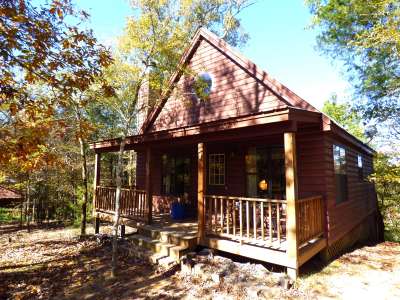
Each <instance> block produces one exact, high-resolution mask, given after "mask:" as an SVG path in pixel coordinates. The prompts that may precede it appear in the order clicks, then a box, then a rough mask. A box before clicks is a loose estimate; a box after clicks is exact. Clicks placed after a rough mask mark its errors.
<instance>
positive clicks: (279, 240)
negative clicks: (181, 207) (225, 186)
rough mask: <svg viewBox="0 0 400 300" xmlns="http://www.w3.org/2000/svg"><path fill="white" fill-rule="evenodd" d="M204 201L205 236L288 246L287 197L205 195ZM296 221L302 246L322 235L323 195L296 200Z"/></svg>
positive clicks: (273, 245) (262, 244)
mask: <svg viewBox="0 0 400 300" xmlns="http://www.w3.org/2000/svg"><path fill="white" fill-rule="evenodd" d="M204 203H205V227H206V228H205V234H206V235H214V236H221V237H225V238H228V239H231V240H236V241H238V242H240V243H251V244H254V243H255V244H257V245H260V246H267V247H273V248H275V247H276V248H285V243H286V220H287V217H289V216H287V214H286V205H287V202H286V200H274V199H262V198H244V197H230V196H216V195H206V196H204ZM296 224H297V226H296V234H297V241H298V246H299V247H301V246H302V245H304V244H305V243H307V242H309V241H311V240H312V239H315V238H318V237H321V236H323V234H324V210H323V201H322V197H321V196H316V197H310V198H305V199H300V200H297V201H296Z"/></svg>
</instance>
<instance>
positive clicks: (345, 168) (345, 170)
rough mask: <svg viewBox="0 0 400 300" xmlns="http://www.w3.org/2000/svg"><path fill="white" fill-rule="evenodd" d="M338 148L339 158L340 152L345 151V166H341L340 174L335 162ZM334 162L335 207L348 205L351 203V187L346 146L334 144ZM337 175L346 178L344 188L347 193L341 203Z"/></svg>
mask: <svg viewBox="0 0 400 300" xmlns="http://www.w3.org/2000/svg"><path fill="white" fill-rule="evenodd" d="M336 147H338V148H339V156H340V150H343V151H344V160H343V162H344V166H343V165H342V164H340V170H339V172H337V168H336V161H335V156H336V149H335V148H336ZM332 160H333V174H334V182H335V205H336V206H337V205H342V204H344V203H348V202H349V190H348V186H349V182H348V174H347V173H348V172H347V165H348V163H347V151H346V147H345V146H344V145H340V144H332ZM337 175H342V176H346V186H344V188H345V193H344V197H343V199H341V200H340V201H338V185H337V180H336V176H337Z"/></svg>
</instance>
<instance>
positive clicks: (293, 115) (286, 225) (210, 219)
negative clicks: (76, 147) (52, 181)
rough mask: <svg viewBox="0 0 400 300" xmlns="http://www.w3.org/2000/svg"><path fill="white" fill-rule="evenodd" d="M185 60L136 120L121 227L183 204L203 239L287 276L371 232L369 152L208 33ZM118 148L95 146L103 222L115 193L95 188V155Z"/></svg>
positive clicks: (199, 35) (99, 212)
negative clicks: (132, 170)
mask: <svg viewBox="0 0 400 300" xmlns="http://www.w3.org/2000/svg"><path fill="white" fill-rule="evenodd" d="M180 64H181V65H180V66H179V67H178V68H177V72H176V73H175V74H174V75H173V77H172V78H171V79H170V90H169V91H168V93H166V94H165V95H164V96H163V97H161V98H160V99H158V101H157V102H156V105H155V106H154V107H153V109H152V110H151V111H150V112H149V113H148V114H146V115H145V116H140V118H139V119H142V120H144V121H143V124H142V126H141V131H140V134H138V135H135V136H131V137H128V138H127V139H126V150H129V151H135V152H136V155H137V163H136V183H135V186H131V187H130V188H127V189H123V190H122V203H121V214H122V222H123V223H124V222H126V223H127V224H128V223H129V222H128V221H135V222H140V221H143V222H146V223H150V224H151V223H153V224H154V223H155V222H157V220H158V219H157V218H156V216H159V215H162V214H163V215H167V216H168V215H169V213H170V212H171V207H172V206H174V205H175V207H176V203H178V202H180V203H181V204H182V207H183V209H184V214H185V216H186V217H187V218H189V219H190V218H191V219H192V220H196V221H195V223H196V225H197V237H196V243H197V244H198V245H201V246H206V247H210V248H215V249H218V250H222V251H226V252H230V253H234V254H238V255H242V256H246V257H250V258H254V259H258V260H262V261H266V262H270V263H274V264H278V265H282V266H285V267H287V268H288V274H289V275H290V276H292V277H296V276H297V274H298V270H299V267H300V266H301V265H302V264H304V263H305V262H306V261H308V260H309V259H310V258H311V257H313V256H314V255H316V254H317V253H319V252H321V253H323V254H325V256H333V255H336V254H337V253H339V252H340V251H342V250H343V249H345V248H346V247H348V246H349V245H351V244H352V243H353V242H355V241H357V240H358V239H361V238H366V237H368V236H371V235H372V234H373V233H374V230H375V228H376V213H377V206H376V193H375V189H374V185H373V184H372V183H370V182H368V181H367V176H368V175H369V174H370V173H371V172H372V170H373V165H372V157H373V154H374V151H373V149H371V148H370V147H369V146H367V145H366V144H364V143H363V142H361V141H360V140H358V139H357V138H356V137H354V136H353V135H351V134H350V133H348V132H347V131H346V130H344V129H343V128H342V127H340V126H339V125H338V124H336V123H335V122H334V121H333V120H332V119H330V118H329V117H328V116H326V115H324V114H323V113H321V112H320V111H318V110H317V109H316V108H314V107H313V106H312V105H310V104H309V103H308V102H307V101H305V100H303V99H302V98H300V97H299V96H297V95H296V94H295V93H293V92H292V91H290V90H289V89H288V88H287V87H285V86H284V85H282V84H281V83H279V82H278V81H276V80H274V79H272V78H271V77H270V76H269V75H268V74H267V73H266V72H264V71H262V70H261V69H260V68H258V67H257V66H256V65H255V64H254V63H252V62H251V61H249V60H248V59H246V58H245V57H243V56H242V55H241V54H239V53H238V52H236V51H235V50H234V49H232V48H231V47H230V46H229V45H228V44H227V43H225V42H224V41H222V40H221V39H219V38H218V37H217V36H215V35H214V34H212V33H211V32H209V31H207V30H204V29H201V30H199V31H198V32H197V34H196V35H195V37H194V39H193V41H192V43H191V45H190V46H189V47H188V49H187V50H186V51H185V53H184V55H183V57H182V60H181V62H180ZM186 69H188V70H190V73H188V72H185V70H186ZM190 74H192V75H190ZM193 74H195V75H193ZM144 94H146V93H144ZM147 94H149V93H147ZM141 101H147V100H146V99H144V100H143V99H142V100H141ZM119 143H120V140H119V139H112V140H105V141H98V142H94V143H92V144H91V148H92V149H94V151H95V153H96V172H95V193H94V194H95V195H94V208H95V212H94V213H95V214H96V216H97V217H102V218H106V217H105V216H107V215H109V216H112V213H113V212H112V211H113V210H114V197H115V187H109V186H108V187H105V186H101V185H100V184H99V183H100V178H101V174H100V155H101V154H102V153H104V152H112V151H117V150H118V149H119ZM149 199H151V201H149ZM178 224H179V223H178Z"/></svg>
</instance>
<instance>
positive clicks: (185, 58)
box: [90, 28, 375, 154]
mask: <svg viewBox="0 0 400 300" xmlns="http://www.w3.org/2000/svg"><path fill="white" fill-rule="evenodd" d="M203 40H204V41H207V42H208V43H210V44H211V45H212V46H213V47H215V48H216V49H217V50H219V51H220V52H223V53H224V55H226V56H227V57H228V58H230V59H231V60H232V61H233V62H235V63H236V64H237V65H238V66H239V67H241V68H242V69H243V70H245V71H247V73H249V75H251V76H253V77H254V78H256V79H257V80H258V81H259V82H260V83H262V84H263V85H265V86H266V88H267V89H269V90H270V91H271V92H272V93H273V94H275V95H276V96H277V98H279V99H280V100H282V102H283V103H284V104H285V105H286V109H290V110H291V111H303V112H311V113H316V114H318V115H319V116H320V117H321V123H322V124H321V127H322V128H321V129H322V130H323V131H330V132H334V133H335V134H337V135H339V136H341V137H342V138H344V139H345V140H348V141H349V142H351V143H353V144H355V145H357V146H358V147H361V148H362V149H364V150H365V151H366V152H368V153H371V154H372V153H374V152H375V151H374V149H372V148H371V147H370V146H368V145H367V144H365V143H364V142H363V141H361V140H359V139H358V138H357V137H355V136H354V135H352V134H351V133H349V132H348V131H347V130H346V129H344V128H343V127H342V126H341V125H340V124H338V123H337V122H335V121H334V120H333V119H331V118H330V117H329V116H327V115H326V114H324V113H323V112H321V111H319V110H318V109H317V108H315V107H314V106H312V105H311V104H310V103H308V102H307V101H306V100H304V99H303V98H301V97H300V96H298V95H297V94H296V93H294V92H293V91H291V90H290V89H289V88H287V87H286V86H284V85H283V84H281V83H280V82H278V81H277V80H275V79H274V78H272V77H271V76H269V75H268V73H267V72H265V71H264V70H262V69H260V68H259V67H258V66H257V65H256V64H254V63H253V62H252V61H250V60H249V59H247V58H246V57H244V56H243V55H242V54H240V53H239V52H237V51H236V50H235V49H233V48H232V47H231V46H230V45H229V44H228V43H226V42H225V41H223V40H222V39H220V38H219V37H217V36H216V35H215V34H213V33H212V32H210V31H208V30H207V29H205V28H200V29H199V30H198V31H197V32H196V34H195V36H194V37H193V39H192V42H191V43H190V45H189V46H188V48H187V49H186V50H185V51H184V53H183V55H182V57H181V59H180V62H179V64H178V66H177V68H176V71H175V72H174V74H173V75H172V76H171V78H170V79H169V82H168V88H167V90H166V92H165V93H164V94H163V95H161V97H160V99H159V101H158V103H157V104H156V106H155V107H154V108H153V109H152V110H151V112H150V113H149V114H148V116H147V118H146V120H145V121H144V123H143V125H142V127H141V129H140V131H139V134H138V135H137V136H131V137H129V139H128V140H129V141H130V142H133V143H140V141H141V140H143V138H144V137H145V136H147V135H149V134H150V133H149V132H148V131H149V129H150V128H151V126H152V125H153V124H154V122H155V121H156V119H157V117H158V116H159V114H160V112H161V111H162V109H163V107H164V106H165V104H166V102H167V100H168V99H169V97H170V95H171V93H172V91H173V89H174V87H175V86H176V84H177V83H178V81H179V79H180V78H181V76H182V75H183V70H184V68H185V67H186V66H187V65H188V64H189V63H190V60H191V58H192V57H193V55H194V53H195V52H196V50H197V48H198V47H199V45H200V43H201V42H202V41H203ZM282 109H285V108H284V107H282ZM174 130H176V129H174ZM152 135H154V133H152ZM114 144H115V145H117V144H119V139H110V140H104V141H99V142H95V143H91V144H90V147H91V148H92V149H103V148H104V149H106V148H109V147H114V146H115V145H114Z"/></svg>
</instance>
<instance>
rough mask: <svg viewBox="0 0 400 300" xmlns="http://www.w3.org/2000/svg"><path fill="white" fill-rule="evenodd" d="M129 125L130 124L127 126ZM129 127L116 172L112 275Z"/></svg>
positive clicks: (120, 147)
mask: <svg viewBox="0 0 400 300" xmlns="http://www.w3.org/2000/svg"><path fill="white" fill-rule="evenodd" d="M127 127H128V126H127ZM127 131H128V128H126V130H125V132H124V134H123V137H122V140H121V144H120V146H119V152H118V162H117V172H116V173H117V174H116V184H117V190H116V192H115V212H114V225H113V241H112V259H111V276H112V277H115V276H116V270H117V264H118V262H117V257H118V249H117V248H118V243H117V242H118V226H119V212H120V199H121V186H122V178H121V177H122V176H121V175H122V167H123V159H122V156H123V154H124V149H125V139H126V136H127Z"/></svg>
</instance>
